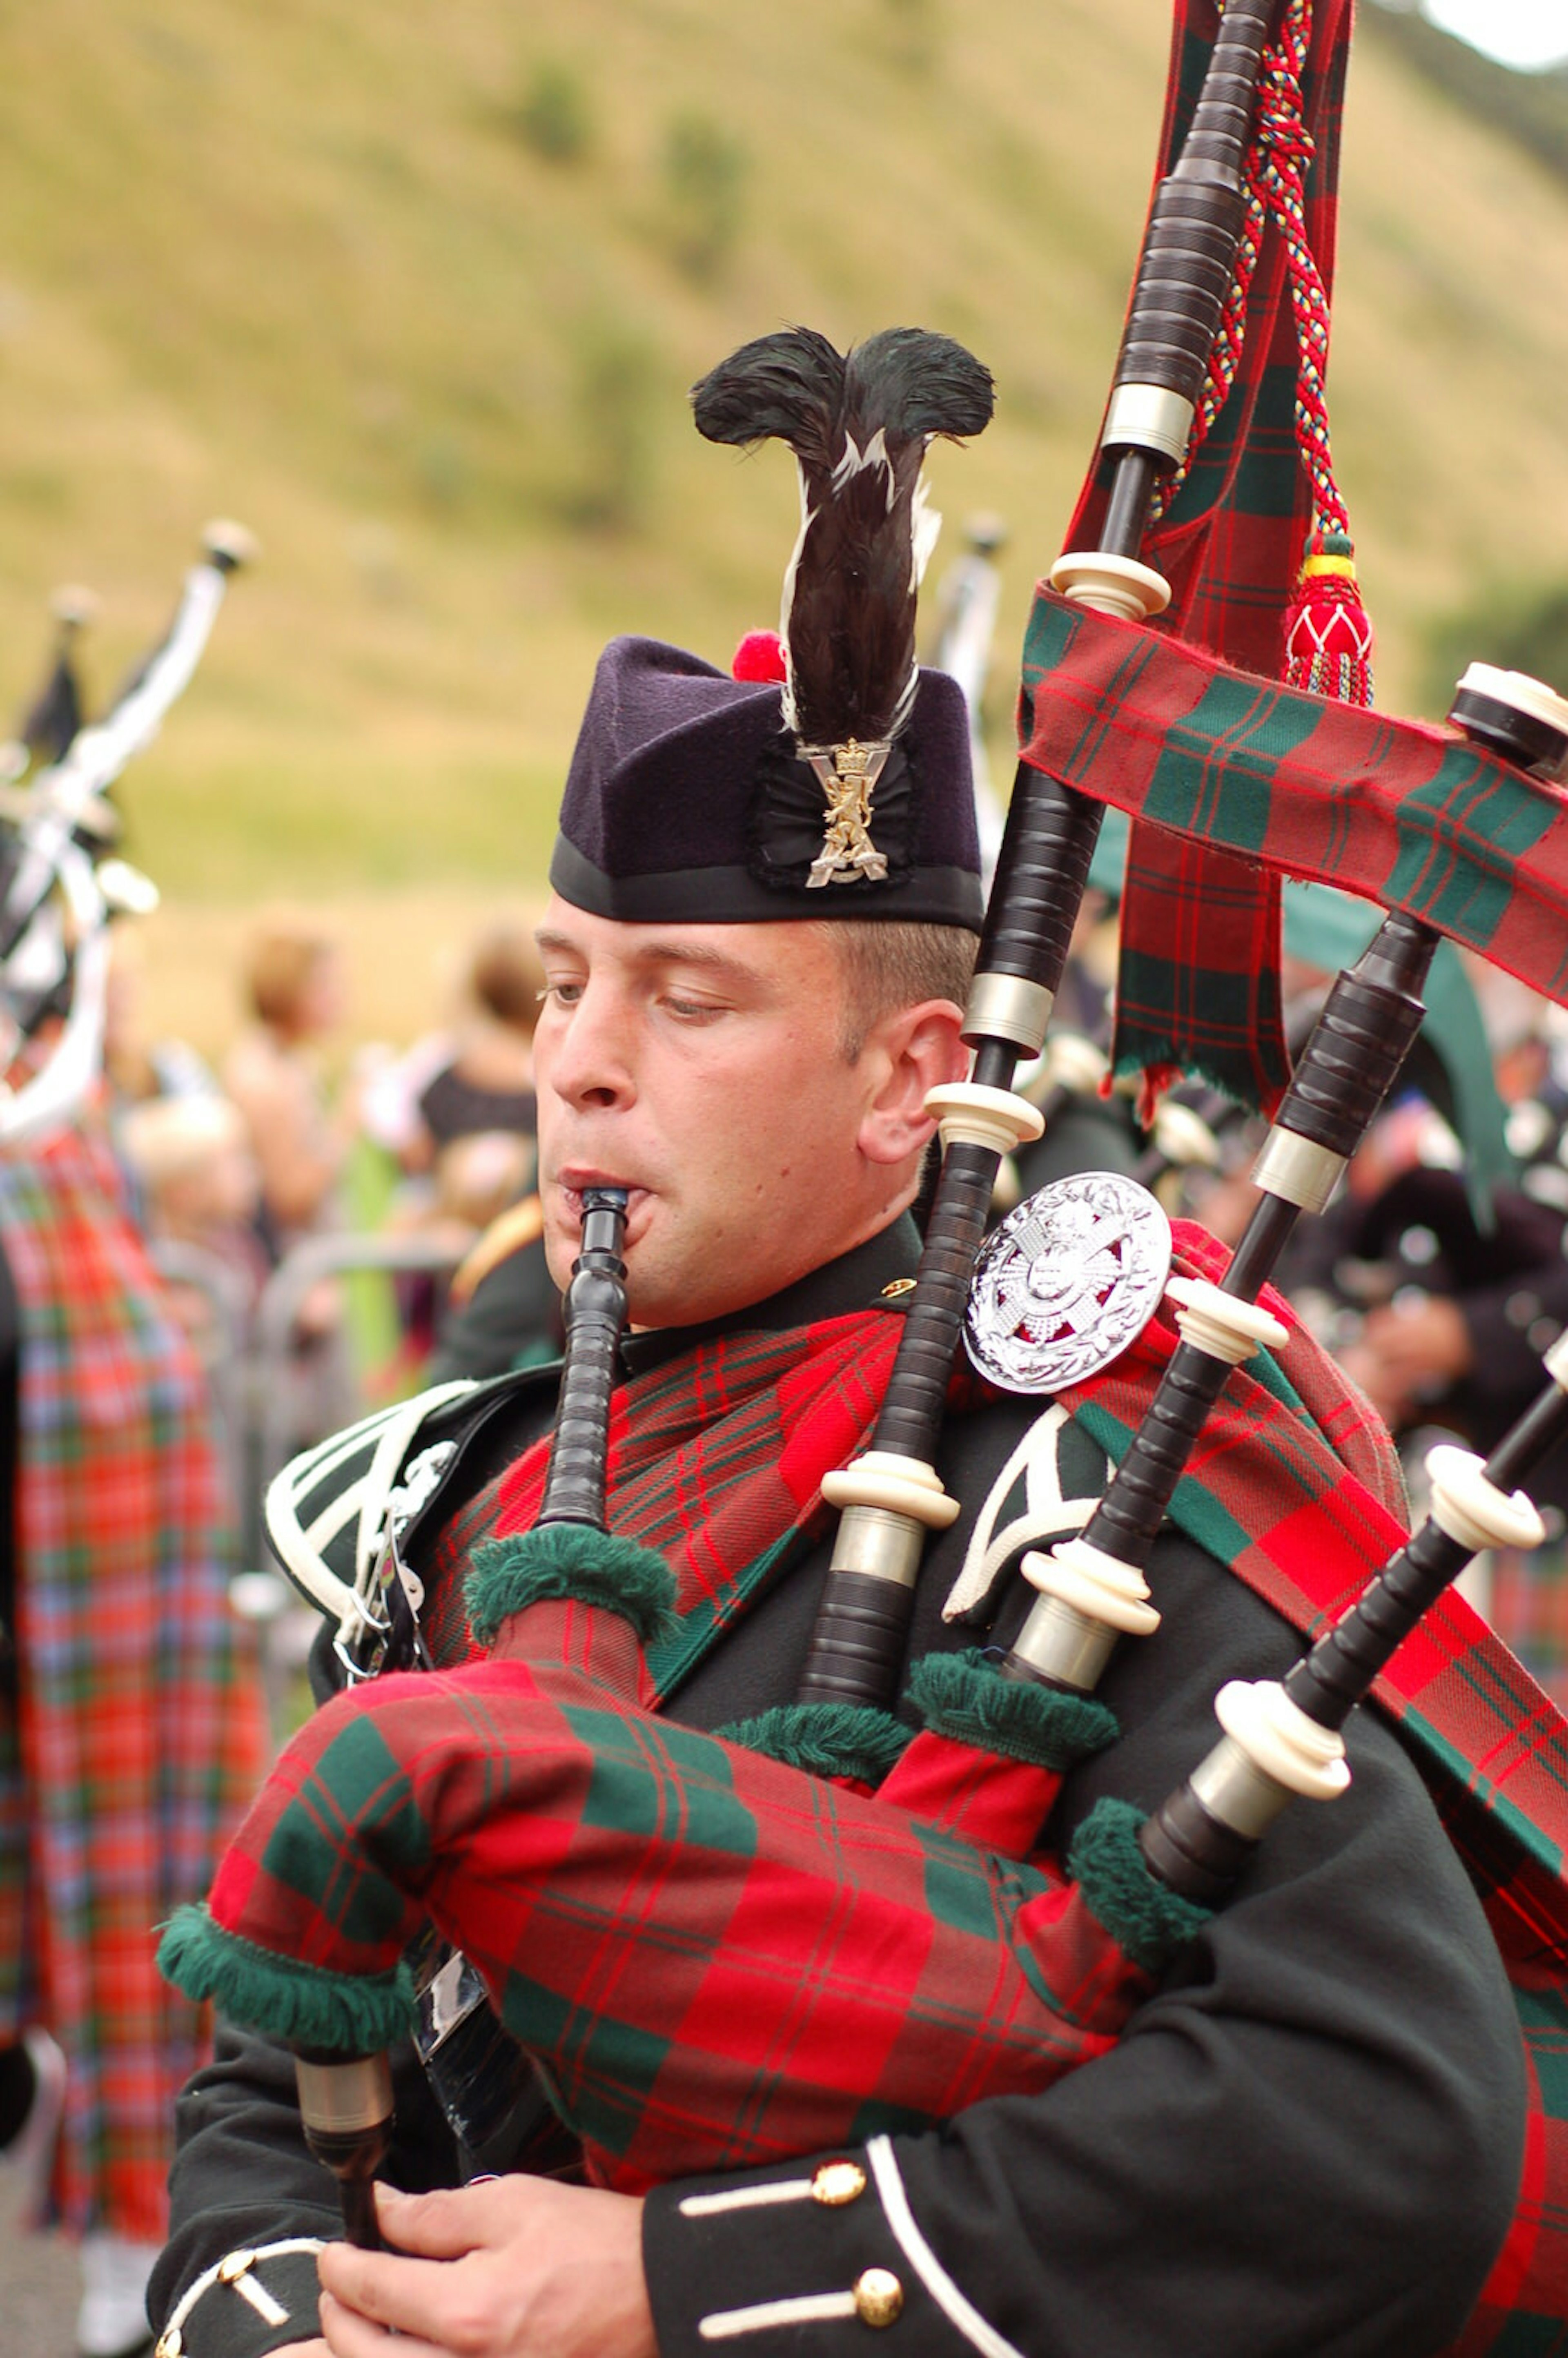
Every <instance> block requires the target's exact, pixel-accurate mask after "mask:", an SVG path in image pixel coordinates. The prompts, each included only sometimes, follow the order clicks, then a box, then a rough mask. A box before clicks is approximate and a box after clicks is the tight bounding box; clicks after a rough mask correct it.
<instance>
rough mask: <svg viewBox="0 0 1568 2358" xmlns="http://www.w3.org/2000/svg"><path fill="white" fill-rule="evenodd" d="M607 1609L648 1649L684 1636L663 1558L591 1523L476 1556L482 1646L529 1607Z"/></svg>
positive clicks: (559, 1527)
mask: <svg viewBox="0 0 1568 2358" xmlns="http://www.w3.org/2000/svg"><path fill="white" fill-rule="evenodd" d="M552 1596H566V1597H572V1598H575V1599H576V1600H577V1601H578V1602H579V1603H581V1604H583V1605H602V1606H605V1607H606V1608H607V1609H608V1610H609V1611H610V1612H611V1613H619V1614H620V1615H621V1616H622V1619H624V1620H627V1621H630V1623H631V1624H632V1627H633V1629H634V1630H635V1631H636V1633H637V1635H638V1637H639V1639H641V1640H642V1642H643V1645H644V1646H654V1645H657V1644H658V1643H659V1641H660V1639H665V1638H668V1637H671V1636H673V1635H674V1633H675V1628H676V1579H675V1574H674V1573H673V1572H672V1571H671V1570H670V1568H669V1565H668V1564H667V1563H665V1559H664V1557H663V1556H662V1555H660V1554H658V1553H657V1552H656V1551H655V1550H654V1549H653V1548H645V1547H641V1546H639V1545H638V1543H637V1541H635V1540H622V1539H617V1538H616V1537H615V1536H614V1534H613V1532H611V1531H594V1530H593V1529H592V1528H591V1527H590V1526H589V1524H587V1523H546V1525H545V1526H544V1528H543V1529H542V1530H540V1531H518V1532H516V1533H514V1536H513V1537H512V1538H511V1539H505V1540H486V1541H483V1542H482V1544H481V1546H479V1547H476V1548H475V1550H474V1552H473V1568H472V1570H471V1571H470V1574H469V1576H468V1585H467V1587H466V1589H465V1591H464V1598H465V1602H466V1603H467V1606H468V1616H469V1627H470V1628H471V1629H472V1631H473V1634H474V1636H475V1638H476V1639H478V1640H479V1642H480V1644H481V1646H489V1645H492V1644H493V1643H494V1640H495V1634H496V1631H497V1630H498V1629H499V1628H500V1627H501V1625H502V1623H503V1621H505V1620H508V1619H510V1617H511V1616H512V1615H513V1614H514V1613H521V1612H522V1610H523V1608H524V1606H526V1605H539V1604H542V1603H543V1602H544V1601H545V1599H546V1597H552Z"/></svg>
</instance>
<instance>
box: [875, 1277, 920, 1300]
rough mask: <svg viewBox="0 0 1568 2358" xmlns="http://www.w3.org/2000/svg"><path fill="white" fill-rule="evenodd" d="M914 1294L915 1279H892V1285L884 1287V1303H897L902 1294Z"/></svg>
mask: <svg viewBox="0 0 1568 2358" xmlns="http://www.w3.org/2000/svg"><path fill="white" fill-rule="evenodd" d="M901 1293H914V1278H912V1277H895V1278H894V1279H892V1282H891V1283H889V1284H887V1285H884V1286H883V1288H882V1300H883V1301H884V1302H896V1301H897V1300H898V1297H899V1295H900V1294H901Z"/></svg>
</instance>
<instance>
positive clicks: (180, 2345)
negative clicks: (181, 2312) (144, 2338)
mask: <svg viewBox="0 0 1568 2358" xmlns="http://www.w3.org/2000/svg"><path fill="white" fill-rule="evenodd" d="M184 2348H185V2337H184V2335H183V2334H182V2333H181V2332H180V2330H179V2328H178V2325H171V2326H170V2327H169V2329H168V2332H167V2333H164V2334H160V2335H159V2337H158V2343H157V2349H156V2350H155V2351H154V2352H153V2358H181V2353H182V2352H183V2351H184Z"/></svg>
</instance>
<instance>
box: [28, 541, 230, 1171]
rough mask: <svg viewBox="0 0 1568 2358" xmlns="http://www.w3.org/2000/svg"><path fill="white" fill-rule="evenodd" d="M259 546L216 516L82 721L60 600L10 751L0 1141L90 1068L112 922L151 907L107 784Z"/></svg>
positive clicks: (195, 653)
mask: <svg viewBox="0 0 1568 2358" xmlns="http://www.w3.org/2000/svg"><path fill="white" fill-rule="evenodd" d="M251 557H254V541H253V540H252V537H251V535H250V534H249V533H247V532H246V531H245V529H244V528H243V525H235V524H230V523H214V524H211V525H208V527H207V529H206V531H205V533H204V534H203V535H202V558H201V562H200V564H199V565H195V566H193V567H192V568H190V570H189V572H188V573H187V575H186V577H185V583H184V587H183V590H182V592H181V595H180V599H179V602H178V607H177V608H176V611H175V613H174V616H173V618H172V620H171V621H170V622H169V625H168V629H167V630H166V631H165V633H163V635H162V637H161V638H160V639H159V640H158V641H157V644H156V645H155V646H153V647H152V648H151V649H150V650H149V651H148V653H147V654H146V655H145V656H144V657H143V658H142V660H141V661H140V662H139V663H138V664H137V665H136V666H135V670H134V671H133V673H132V675H131V676H130V678H129V679H128V680H127V681H126V682H125V684H124V687H122V688H121V690H120V692H119V694H118V695H117V697H116V698H115V699H114V703H113V705H112V706H111V708H110V709H109V710H108V711H107V712H106V713H105V714H104V715H103V719H101V720H98V721H95V722H92V723H91V724H86V723H84V720H83V716H82V711H81V698H80V692H79V689H78V687H77V684H76V678H75V673H74V669H73V666H72V661H71V640H72V637H73V636H74V633H76V631H77V630H78V629H79V628H80V627H81V622H83V621H84V620H85V617H86V611H87V610H86V607H85V606H84V604H83V603H82V600H81V595H80V593H75V592H72V593H68V594H66V595H64V596H62V599H61V600H59V601H57V612H58V614H59V623H60V632H59V644H58V646H57V650H56V654H55V658H54V662H53V664H52V665H51V668H50V673H49V678H48V679H47V681H46V682H45V684H44V687H43V688H42V689H41V690H40V692H39V694H38V698H36V699H35V702H34V705H33V707H32V708H31V710H30V711H29V713H28V716H27V719H26V720H25V721H24V723H23V727H22V732H21V736H20V737H19V739H18V740H17V741H16V744H15V745H14V747H13V748H12V749H11V761H10V765H9V766H10V776H9V779H8V781H7V783H6V784H5V788H4V795H5V800H4V803H3V805H0V821H3V822H4V828H5V832H4V835H3V837H0V978H3V980H0V1022H3V1024H4V1029H5V1055H4V1058H3V1060H0V1061H3V1064H4V1066H5V1068H7V1069H9V1068H12V1067H17V1068H18V1075H19V1076H18V1077H17V1078H16V1081H15V1084H14V1085H12V1084H10V1083H6V1084H0V1142H4V1143H5V1144H7V1145H13V1146H15V1145H20V1144H23V1143H25V1142H26V1141H27V1140H28V1139H30V1138H34V1137H37V1136H38V1135H39V1134H40V1133H42V1132H43V1131H45V1130H49V1129H52V1128H53V1127H55V1126H56V1125H58V1124H59V1123H60V1122H62V1121H64V1120H69V1118H70V1113H71V1111H72V1110H73V1109H74V1108H75V1107H76V1105H77V1104H78V1103H79V1102H80V1100H81V1098H82V1097H83V1095H84V1094H85V1093H86V1091H87V1090H88V1089H89V1087H91V1086H92V1082H93V1080H94V1078H95V1077H96V1076H97V1072H98V1068H99V1063H100V1059H101V1055H102V1052H103V1013H104V996H105V991H106V988H107V975H108V954H109V935H108V928H109V924H110V921H111V919H112V918H113V917H114V916H116V915H120V914H141V913H144V912H146V910H148V909H150V908H152V907H155V906H156V905H157V888H156V887H155V886H154V885H153V884H151V883H150V882H149V881H148V880H147V879H146V877H144V876H142V875H141V874H140V873H139V871H136V870H135V869H133V868H131V867H130V866H129V865H128V863H127V862H126V861H124V860H121V859H119V858H118V857H116V856H114V842H115V839H116V838H117V836H118V832H119V821H118V817H117V815H116V814H115V812H114V808H113V806H112V804H111V802H110V799H109V797H110V794H111V790H112V788H113V786H114V782H115V780H116V779H117V778H118V777H119V775H120V773H121V772H122V771H123V770H124V767H125V764H126V763H127V762H129V761H131V760H132V759H133V758H134V757H135V755H136V754H137V753H140V752H145V751H146V748H147V747H148V746H149V745H150V744H151V743H152V742H153V740H154V739H155V738H156V737H157V732H158V730H159V729H160V728H161V727H162V725H163V721H164V719H165V716H166V715H167V714H168V710H169V708H170V707H171V706H172V705H173V704H174V703H175V702H176V700H177V699H178V697H179V696H180V695H181V694H182V693H183V692H184V689H185V688H186V687H187V685H188V684H189V679H190V676H191V674H192V673H193V672H194V670H195V668H196V665H197V664H198V663H199V662H200V658H201V654H202V650H203V648H204V647H205V646H206V644H207V640H208V637H209V634H210V633H211V628H212V624H213V621H214V619H215V618H216V615H217V612H218V609H219V607H220V606H221V605H222V601H223V597H224V593H225V591H226V590H227V587H228V581H229V577H230V576H231V574H232V573H233V572H235V571H236V570H237V568H239V567H240V566H241V565H243V564H244V563H246V562H247V561H249V560H250V558H251ZM56 1016H59V1017H61V1018H63V1022H62V1023H61V1027H60V1031H59V1038H58V1040H57V1041H56V1042H55V1043H54V1044H53V1045H52V1047H51V1049H50V1052H49V1055H48V1056H47V1058H45V1059H44V1060H43V1061H42V1062H41V1063H40V1064H38V1066H37V1068H36V1069H33V1070H26V1069H25V1068H23V1067H22V1066H21V1065H19V1060H21V1059H24V1058H25V1055H26V1052H27V1048H28V1045H29V1044H30V1043H31V1042H32V1041H33V1039H34V1037H35V1035H36V1034H37V1033H38V1031H39V1030H40V1028H41V1027H42V1025H43V1024H44V1023H45V1022H48V1021H49V1019H51V1018H53V1017H56Z"/></svg>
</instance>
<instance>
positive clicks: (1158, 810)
mask: <svg viewBox="0 0 1568 2358" xmlns="http://www.w3.org/2000/svg"><path fill="white" fill-rule="evenodd" d="M1020 730H1021V746H1022V755H1023V759H1024V760H1025V761H1026V762H1029V763H1033V766H1034V767H1035V768H1036V769H1041V770H1045V771H1048V772H1049V773H1050V774H1051V775H1052V776H1053V777H1054V778H1059V779H1060V780H1061V781H1062V782H1063V783H1064V784H1066V785H1070V786H1076V787H1078V788H1080V789H1081V790H1082V791H1083V792H1084V793H1086V794H1089V795H1094V796H1095V798H1096V799H1097V800H1098V801H1101V802H1108V803H1113V804H1114V805H1115V806H1116V807H1117V808H1118V809H1119V810H1125V811H1129V812H1130V813H1132V814H1133V815H1134V816H1135V817H1146V818H1150V819H1152V820H1154V821H1155V822H1156V823H1157V824H1158V825H1159V826H1160V827H1163V828H1165V829H1167V830H1168V831H1170V832H1172V833H1175V834H1181V835H1183V836H1185V837H1189V838H1193V839H1194V840H1200V841H1205V842H1207V841H1213V842H1217V843H1221V844H1225V845H1227V846H1228V847H1229V848H1230V849H1233V850H1236V851H1238V852H1241V853H1244V854H1245V856H1246V857H1247V858H1248V859H1249V860H1252V861H1254V862H1256V863H1257V864H1259V865H1260V866H1261V867H1265V868H1269V869H1271V870H1274V871H1278V872H1279V873H1281V874H1284V875H1290V876H1299V877H1303V878H1305V879H1306V880H1307V881H1308V882H1316V883H1321V884H1337V885H1338V886H1340V888H1341V889H1342V890H1343V891H1345V892H1353V893H1357V894H1358V895H1359V896H1360V897H1361V898H1362V899H1364V900H1371V901H1377V902H1379V903H1380V904H1381V905H1382V906H1383V907H1384V908H1389V909H1403V910H1406V911H1408V912H1409V914H1411V916H1413V917H1419V918H1421V919H1422V921H1423V923H1425V924H1426V925H1432V926H1433V927H1435V929H1436V930H1437V931H1438V932H1439V933H1441V934H1446V935H1447V936H1449V938H1450V939H1451V940H1453V941H1455V942H1458V943H1459V944H1461V946H1463V947H1465V948H1466V949H1472V950H1477V951H1479V952H1480V954H1481V955H1482V956H1483V957H1487V958H1488V959H1490V961H1491V963H1492V964H1493V965H1494V966H1500V967H1502V968H1504V969H1505V971H1506V972H1508V973H1509V974H1511V975H1515V976H1517V978H1518V979H1519V981H1520V982H1524V983H1528V984H1529V985H1530V989H1531V990H1539V991H1541V993H1542V994H1543V995H1544V996H1545V997H1546V998H1548V999H1553V1000H1556V1001H1560V1002H1563V1001H1568V798H1565V797H1564V795H1563V792H1562V790H1561V789H1560V788H1558V787H1554V786H1552V785H1550V784H1547V783H1546V782H1545V781H1544V780H1542V779H1540V778H1531V777H1527V776H1526V775H1525V774H1524V773H1522V772H1521V771H1519V770H1518V769H1516V768H1515V767H1514V766H1513V764H1512V763H1508V762H1505V761H1503V760H1502V759H1501V758H1500V757H1499V756H1498V755H1497V754H1495V753H1488V752H1486V751H1485V750H1484V749H1483V748H1482V747H1480V746H1478V745H1472V744H1469V743H1467V742H1465V741H1463V740H1462V739H1460V738H1457V737H1455V736H1454V735H1453V734H1452V733H1451V732H1449V731H1447V730H1442V729H1435V728H1433V727H1431V726H1430V725H1428V724H1427V723H1426V722H1424V721H1419V720H1392V719H1389V718H1388V717H1387V716H1386V715H1384V714H1381V713H1377V712H1372V711H1368V710H1367V709H1365V708H1362V707H1360V706H1357V705H1351V704H1340V703H1336V702H1335V701H1333V700H1332V699H1329V698H1324V697H1320V696H1312V695H1309V694H1307V693H1306V692H1305V691H1304V690H1303V689H1299V688H1290V687H1281V685H1280V684H1279V683H1278V682H1277V681H1273V680H1265V679H1258V678H1255V677H1254V676H1252V675H1250V674H1249V673H1247V672H1243V671H1238V670H1236V669H1235V668H1234V667H1233V666H1232V665H1228V664H1225V663H1221V662H1220V661H1218V660H1217V658H1216V657H1215V656H1213V655H1208V654H1204V653H1203V652H1202V651H1201V650H1200V649H1198V648H1195V647H1189V646H1184V645H1183V644H1180V642H1178V641H1176V640H1173V639H1169V638H1165V637H1163V636H1162V635H1161V633H1158V632H1155V631H1151V630H1147V629H1144V628H1141V627H1140V626H1138V625H1137V624H1134V623H1129V622H1113V621H1111V620H1109V619H1108V617H1106V616H1104V615H1100V614H1091V613H1089V612H1087V611H1086V610H1085V609H1083V608H1081V607H1073V606H1068V605H1067V604H1066V603H1065V601H1064V600H1062V599H1060V598H1057V597H1056V596H1054V594H1053V592H1052V591H1051V590H1047V589H1045V588H1044V587H1042V588H1041V590H1039V591H1038V592H1037V593H1036V597H1035V601H1034V607H1033V612H1032V614H1031V616H1030V622H1029V630H1028V634H1027V636H1026V639H1025V642H1024V657H1023V691H1022V700H1021V705H1020ZM1201 939H1202V942H1203V949H1204V953H1205V955H1207V950H1208V944H1207V938H1206V935H1205V936H1202V937H1201ZM1189 946H1190V945H1189ZM1135 987H1136V986H1135ZM1193 987H1194V989H1195V990H1196V991H1198V992H1199V993H1200V994H1206V993H1207V992H1208V990H1209V979H1208V977H1207V976H1206V974H1200V975H1199V977H1198V979H1197V980H1196V981H1195V984H1194V986H1193ZM1228 988H1229V985H1228V984H1227V979H1226V978H1225V977H1224V976H1223V975H1217V976H1216V977H1215V978H1214V992H1213V995H1214V997H1215V998H1216V1000H1217V1001H1220V1002H1223V1001H1224V999H1225V997H1226V994H1227V989H1228Z"/></svg>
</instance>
